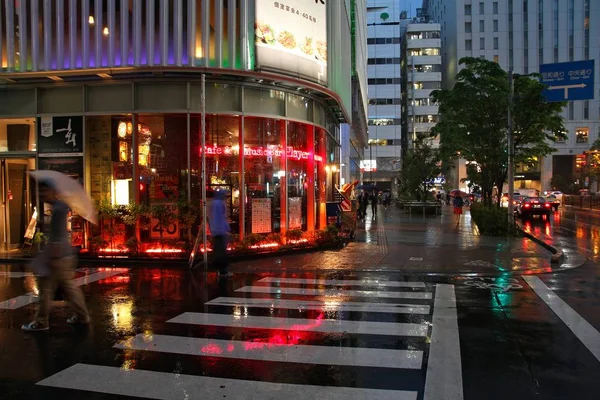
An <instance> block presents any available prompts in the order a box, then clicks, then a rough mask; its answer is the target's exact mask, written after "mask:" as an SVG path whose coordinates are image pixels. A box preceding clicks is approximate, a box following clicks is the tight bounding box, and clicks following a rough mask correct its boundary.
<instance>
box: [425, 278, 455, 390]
mask: <svg viewBox="0 0 600 400" xmlns="http://www.w3.org/2000/svg"><path fill="white" fill-rule="evenodd" d="M439 399H445V400H462V399H463V382H462V365H461V360H460V341H459V334H458V317H457V313H456V295H455V293H454V285H443V284H438V285H436V289H435V301H434V304H433V328H432V330H431V344H430V346H429V359H428V361H427V377H426V379H425V393H424V396H423V400H439Z"/></svg>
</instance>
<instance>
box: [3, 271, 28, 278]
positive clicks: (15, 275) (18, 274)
mask: <svg viewBox="0 0 600 400" xmlns="http://www.w3.org/2000/svg"><path fill="white" fill-rule="evenodd" d="M0 276H7V277H9V278H25V277H26V276H33V274H32V273H31V272H17V271H14V272H13V271H1V272H0Z"/></svg>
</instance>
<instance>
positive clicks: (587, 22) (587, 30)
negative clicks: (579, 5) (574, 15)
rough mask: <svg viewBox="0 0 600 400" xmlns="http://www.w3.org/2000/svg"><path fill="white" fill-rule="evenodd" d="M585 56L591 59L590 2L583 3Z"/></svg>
mask: <svg viewBox="0 0 600 400" xmlns="http://www.w3.org/2000/svg"><path fill="white" fill-rule="evenodd" d="M583 53H584V54H583V56H584V57H585V59H586V60H589V59H590V0H584V1H583Z"/></svg>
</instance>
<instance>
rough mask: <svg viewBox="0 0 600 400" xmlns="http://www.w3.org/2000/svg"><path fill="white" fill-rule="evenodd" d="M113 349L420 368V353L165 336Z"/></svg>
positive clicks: (146, 337) (130, 341) (138, 339)
mask: <svg viewBox="0 0 600 400" xmlns="http://www.w3.org/2000/svg"><path fill="white" fill-rule="evenodd" d="M284 339H285V338H284ZM114 347H115V348H119V349H125V350H142V351H156V352H159V353H172V354H184V355H194V356H207V357H219V358H235V359H244V360H258V361H275V362H287V363H300V364H320V365H339V366H354V367H382V368H405V369H421V366H422V364H423V352H422V351H418V350H391V349H370V348H355V347H337V346H331V347H330V346H312V345H297V344H287V343H268V342H259V341H237V340H218V339H207V338H195V337H182V336H165V335H144V334H139V335H136V336H134V337H132V338H130V339H127V340H125V341H123V342H121V343H118V344H116V345H115V346H114Z"/></svg>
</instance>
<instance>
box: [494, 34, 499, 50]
mask: <svg viewBox="0 0 600 400" xmlns="http://www.w3.org/2000/svg"><path fill="white" fill-rule="evenodd" d="M494 50H498V38H497V37H495V38H494Z"/></svg>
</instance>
